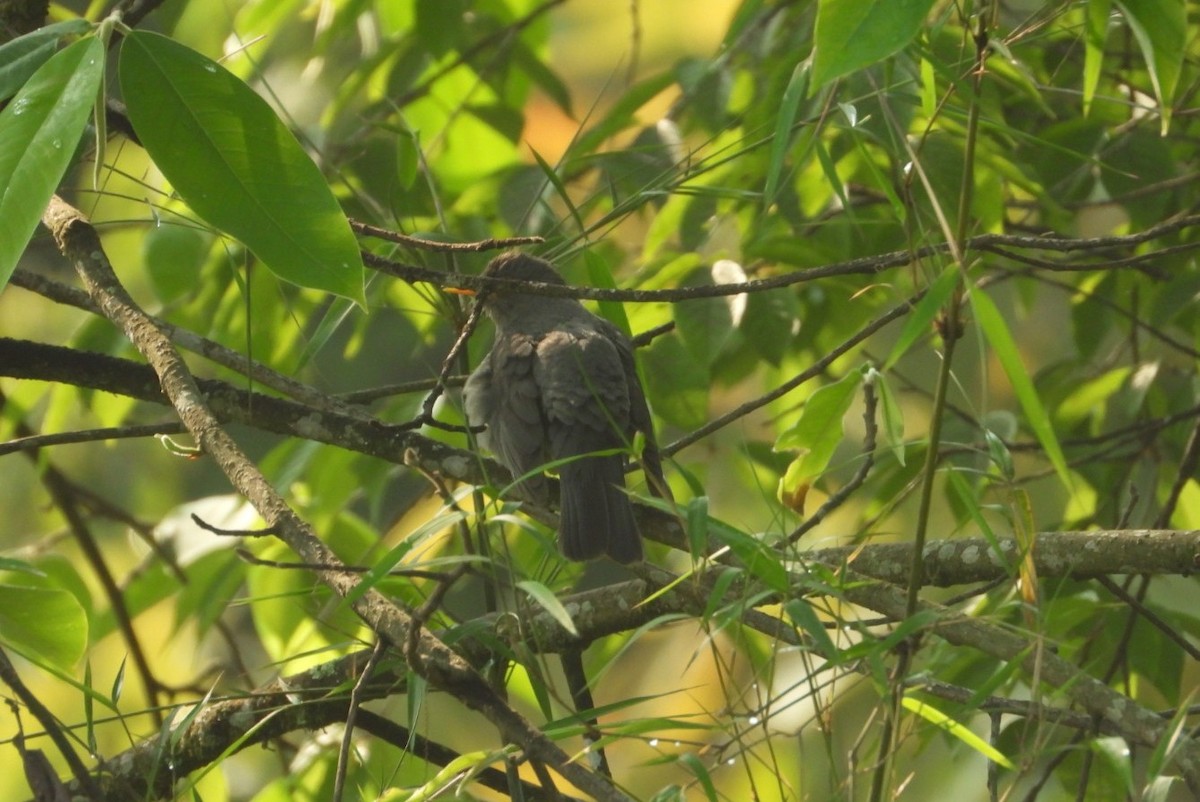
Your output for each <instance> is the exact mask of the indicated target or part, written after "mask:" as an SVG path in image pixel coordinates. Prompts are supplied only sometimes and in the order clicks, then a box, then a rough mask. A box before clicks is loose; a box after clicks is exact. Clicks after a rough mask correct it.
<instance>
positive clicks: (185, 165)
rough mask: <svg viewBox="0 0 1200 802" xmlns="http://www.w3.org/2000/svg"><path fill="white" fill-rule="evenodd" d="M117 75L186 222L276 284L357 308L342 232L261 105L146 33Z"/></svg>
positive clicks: (233, 82)
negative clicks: (217, 234) (235, 244)
mask: <svg viewBox="0 0 1200 802" xmlns="http://www.w3.org/2000/svg"><path fill="white" fill-rule="evenodd" d="M119 74H120V79H121V89H122V92H123V93H124V96H125V102H126V104H127V107H128V110H129V118H130V121H131V122H132V123H133V127H134V129H135V130H136V131H137V133H138V136H139V137H140V139H141V142H142V145H143V146H144V147H145V148H146V151H147V152H148V153H149V154H150V156H151V158H153V159H154V163H155V164H156V165H157V166H158V168H159V169H160V170H161V171H162V173H163V175H164V176H166V178H167V180H168V181H170V182H171V185H172V187H174V189H175V190H176V191H177V192H178V193H179V195H180V197H182V198H183V199H184V201H186V202H187V204H188V206H190V207H191V208H192V210H193V211H195V212H196V214H198V215H200V217H202V218H203V219H204V220H205V221H206V222H207V223H209V224H210V225H212V226H214V227H216V228H218V229H220V230H221V231H224V232H225V233H227V234H230V235H231V236H234V237H236V238H238V239H239V240H241V241H242V242H243V243H245V244H246V246H247V247H248V248H250V250H251V251H253V252H254V253H255V255H257V256H258V257H259V258H260V259H262V260H263V262H264V263H265V264H266V265H267V267H269V268H270V269H271V271H272V272H273V273H275V274H276V275H277V276H279V277H280V278H282V279H285V280H287V281H290V282H292V283H294V284H299V285H301V286H303V287H313V288H316V289H322V290H326V291H328V292H332V293H336V294H338V295H342V296H345V297H346V298H350V299H351V300H354V301H357V302H359V303H364V302H365V297H364V295H363V265H362V258H361V257H360V255H359V251H358V243H357V240H356V239H355V238H354V234H353V232H351V230H350V225H349V223H348V222H347V221H346V217H345V215H344V214H343V213H342V210H341V207H340V206H339V205H338V202H337V199H336V198H334V196H333V193H332V192H331V191H330V189H329V185H328V184H327V183H326V181H325V178H324V177H323V176H322V175H321V171H320V170H319V169H317V166H316V165H315V164H313V161H312V159H311V158H309V156H308V154H307V153H305V152H304V148H302V147H301V146H300V143H299V142H298V141H296V137H295V136H294V135H293V134H292V132H291V131H289V130H288V128H287V126H285V125H284V124H283V123H282V122H281V121H280V119H279V117H278V116H276V114H275V112H273V111H272V110H271V107H270V106H268V105H267V103H266V101H264V100H263V99H262V98H261V97H259V96H258V95H257V94H255V92H253V91H252V90H251V89H250V87H248V86H246V84H245V83H243V82H242V81H241V80H240V79H239V78H237V76H235V75H233V73H231V72H229V71H228V70H226V69H225V68H224V67H222V66H220V65H219V64H217V63H216V62H214V61H211V60H209V59H208V58H205V57H204V56H202V55H201V54H199V53H197V52H196V51H194V50H192V49H190V48H188V47H185V46H184V45H181V44H179V43H177V42H174V41H172V40H170V39H168V38H166V37H165V36H159V35H158V34H153V33H146V32H142V31H135V32H133V33H131V34H130V35H129V36H127V37H126V38H125V40H124V41H123V42H122V45H121V58H120V70H119Z"/></svg>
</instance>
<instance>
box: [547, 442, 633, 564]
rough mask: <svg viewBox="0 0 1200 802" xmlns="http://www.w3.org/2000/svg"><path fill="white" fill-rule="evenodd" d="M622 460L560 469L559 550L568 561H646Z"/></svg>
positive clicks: (612, 458)
mask: <svg viewBox="0 0 1200 802" xmlns="http://www.w3.org/2000/svg"><path fill="white" fill-rule="evenodd" d="M622 463H623V460H622V458H621V457H620V456H619V455H615V454H613V455H609V456H605V457H583V458H581V459H577V460H572V461H571V462H569V463H567V464H565V465H563V466H562V467H560V468H559V488H560V505H559V506H560V514H561V516H562V520H561V524H560V526H559V532H560V535H559V547H560V548H561V549H562V553H563V556H564V557H566V558H567V559H568V560H591V559H595V558H596V557H599V556H600V555H602V554H607V555H608V556H609V557H611V558H613V559H614V560H616V561H617V562H619V563H632V562H637V561H639V560H641V559H642V538H641V535H640V534H639V533H638V528H637V523H636V522H635V521H634V518H633V505H632V504H631V503H630V501H629V496H627V495H626V494H625V490H624V486H625V474H624V472H623V471H622V470H621V468H622Z"/></svg>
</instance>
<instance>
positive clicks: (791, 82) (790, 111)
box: [763, 62, 808, 208]
mask: <svg viewBox="0 0 1200 802" xmlns="http://www.w3.org/2000/svg"><path fill="white" fill-rule="evenodd" d="M807 77H808V64H807V63H805V62H802V63H800V64H797V65H796V68H795V69H794V70H792V77H791V78H789V79H788V85H787V88H786V89H784V90H783V98H782V100H781V101H780V104H779V117H778V118H777V119H776V120H775V136H774V137H773V138H772V139H771V157H770V161H769V162H768V164H767V181H766V184H765V186H764V188H763V208H769V207H770V206H771V204H772V203H774V202H775V194H776V193H777V192H778V191H779V177H780V175H781V174H782V173H783V160H784V157H785V156H787V152H788V146H789V145H791V143H792V126H793V125H794V124H795V122H796V112H797V111H798V110H799V108H800V100H801V99H802V98H803V97H804V86H805V79H806V78H807Z"/></svg>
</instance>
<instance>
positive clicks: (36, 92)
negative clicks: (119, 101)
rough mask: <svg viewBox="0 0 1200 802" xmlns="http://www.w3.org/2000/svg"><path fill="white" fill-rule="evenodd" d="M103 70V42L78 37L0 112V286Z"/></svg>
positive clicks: (67, 154)
mask: <svg viewBox="0 0 1200 802" xmlns="http://www.w3.org/2000/svg"><path fill="white" fill-rule="evenodd" d="M103 73H104V47H103V45H101V44H100V41H99V40H98V39H95V38H94V37H90V38H87V39H80V40H79V41H78V42H76V43H75V44H73V45H71V46H70V47H67V48H65V49H63V50H62V51H61V52H59V53H57V54H55V55H54V56H53V57H52V58H50V60H49V61H47V62H46V63H45V64H43V65H42V66H41V67H40V68H39V69H38V71H37V72H36V73H34V75H33V77H32V78H30V79H29V81H28V83H26V84H25V86H24V87H23V88H22V89H21V91H20V92H18V93H17V96H16V97H15V98H13V100H12V102H11V103H9V104H8V106H7V107H5V109H4V111H3V112H0V287H3V286H4V285H5V284H7V283H8V279H9V277H10V276H11V275H12V272H13V270H14V269H15V268H16V266H17V260H18V259H19V258H20V257H21V254H22V253H23V252H24V250H25V246H26V245H27V244H28V243H29V239H30V237H32V236H33V231H34V229H35V228H37V224H38V221H39V220H40V219H41V217H42V212H43V211H45V209H46V204H47V203H49V202H50V197H51V196H52V195H53V194H54V192H55V190H56V189H58V184H59V182H60V181H62V178H63V176H64V175H65V174H66V172H67V168H68V167H69V166H70V164H71V159H72V157H73V156H74V153H75V146H76V144H77V143H78V142H79V137H80V135H81V134H82V133H83V128H84V125H85V124H86V123H87V118H88V113H89V112H90V111H91V110H92V106H93V105H94V104H95V102H96V90H97V89H98V88H99V86H100V77H101V75H103Z"/></svg>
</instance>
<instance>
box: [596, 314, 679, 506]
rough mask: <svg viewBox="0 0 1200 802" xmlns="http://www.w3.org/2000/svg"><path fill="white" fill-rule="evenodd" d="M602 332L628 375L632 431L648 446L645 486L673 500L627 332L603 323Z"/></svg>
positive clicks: (626, 380)
mask: <svg viewBox="0 0 1200 802" xmlns="http://www.w3.org/2000/svg"><path fill="white" fill-rule="evenodd" d="M600 324H601V327H602V328H601V330H602V331H603V332H604V335H605V336H606V337H608V338H609V340H611V341H612V343H613V345H614V347H615V348H616V349H617V355H618V356H619V357H620V359H621V369H622V370H623V371H624V373H625V382H626V385H627V386H628V388H629V425H630V428H631V429H632V430H633V431H638V432H641V433H642V434H643V435H645V438H646V444H645V447H644V448H643V449H642V467H643V468H644V470H645V471H646V473H647V474H648V477H647V482H646V484H647V485H649V487H650V492H651V493H653V494H654V495H656V496H658V497H660V498H665V499H668V500H670V499H671V488H670V486H669V485H668V484H667V480H666V477H665V476H663V469H662V456H661V455H660V454H659V452H658V440H657V439H655V437H654V422H653V421H652V420H651V418H650V406H649V404H647V403H646V393H645V391H644V390H643V389H642V380H641V379H640V378H639V377H638V372H637V363H636V362H635V361H634V358H633V343H632V342H630V340H629V338H628V337H626V336H625V334H624V332H622V331H621V330H620V329H618V328H617V327H616V326H614V325H613V324H612V323H610V322H609V321H607V320H601V321H600Z"/></svg>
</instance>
